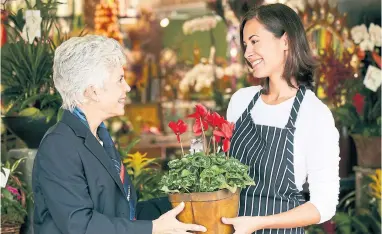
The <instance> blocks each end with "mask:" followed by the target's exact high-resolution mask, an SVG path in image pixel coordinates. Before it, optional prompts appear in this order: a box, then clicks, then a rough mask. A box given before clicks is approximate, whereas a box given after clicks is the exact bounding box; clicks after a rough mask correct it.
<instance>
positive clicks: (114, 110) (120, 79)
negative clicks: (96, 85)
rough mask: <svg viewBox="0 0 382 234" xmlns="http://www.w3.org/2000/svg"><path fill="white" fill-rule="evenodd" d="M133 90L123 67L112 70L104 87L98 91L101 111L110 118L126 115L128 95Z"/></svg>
mask: <svg viewBox="0 0 382 234" xmlns="http://www.w3.org/2000/svg"><path fill="white" fill-rule="evenodd" d="M130 90H131V88H130V86H129V85H128V84H127V83H126V81H125V76H124V70H123V68H122V67H119V68H115V69H113V70H112V72H111V74H110V76H109V78H108V79H106V80H105V82H104V86H103V88H101V89H98V91H97V94H98V95H97V97H98V100H99V103H98V104H99V109H100V110H101V111H102V112H103V113H105V115H106V116H107V117H108V118H110V117H113V116H121V115H124V114H125V102H126V93H127V92H130Z"/></svg>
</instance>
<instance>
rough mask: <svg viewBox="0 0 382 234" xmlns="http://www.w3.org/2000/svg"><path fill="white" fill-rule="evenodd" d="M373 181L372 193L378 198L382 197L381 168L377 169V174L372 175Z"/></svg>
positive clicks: (370, 186) (370, 185)
mask: <svg viewBox="0 0 382 234" xmlns="http://www.w3.org/2000/svg"><path fill="white" fill-rule="evenodd" d="M370 178H371V179H372V182H371V183H370V184H369V188H370V189H371V195H372V196H373V197H375V198H377V199H381V183H382V181H381V169H377V170H375V174H374V175H372V176H370Z"/></svg>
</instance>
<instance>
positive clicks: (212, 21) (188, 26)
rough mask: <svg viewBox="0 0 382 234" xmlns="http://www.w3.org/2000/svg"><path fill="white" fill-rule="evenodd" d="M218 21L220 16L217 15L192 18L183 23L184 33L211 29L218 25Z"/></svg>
mask: <svg viewBox="0 0 382 234" xmlns="http://www.w3.org/2000/svg"><path fill="white" fill-rule="evenodd" d="M217 22H218V18H217V17H215V16H203V17H200V18H196V19H192V20H189V21H186V22H185V23H184V24H183V33H184V34H185V35H189V34H192V33H194V32H197V31H209V30H211V29H213V28H215V27H216V24H217Z"/></svg>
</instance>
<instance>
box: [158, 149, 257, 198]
mask: <svg viewBox="0 0 382 234" xmlns="http://www.w3.org/2000/svg"><path fill="white" fill-rule="evenodd" d="M168 166H169V168H170V170H169V172H168V174H166V175H164V176H163V178H162V181H161V186H162V188H161V189H162V191H164V192H165V193H192V192H213V191H217V190H220V189H228V190H230V191H231V192H232V193H234V192H235V191H236V189H237V188H245V187H246V186H248V185H254V182H253V180H252V178H250V177H249V176H248V166H246V165H243V164H242V163H240V161H239V160H237V159H234V158H228V159H226V156H225V154H224V153H223V152H221V153H217V154H216V155H214V154H211V155H209V156H206V155H205V154H204V153H203V152H199V153H195V154H192V155H190V154H189V155H185V156H184V157H183V158H181V159H174V160H172V161H170V162H169V163H168Z"/></svg>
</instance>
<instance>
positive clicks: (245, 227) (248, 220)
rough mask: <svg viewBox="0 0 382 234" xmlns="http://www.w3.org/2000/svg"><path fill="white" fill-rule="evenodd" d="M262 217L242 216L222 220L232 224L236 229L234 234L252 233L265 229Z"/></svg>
mask: <svg viewBox="0 0 382 234" xmlns="http://www.w3.org/2000/svg"><path fill="white" fill-rule="evenodd" d="M261 219H262V217H261V216H255V217H249V216H241V217H236V218H222V222H223V223H224V224H230V225H232V226H233V228H234V229H235V232H234V234H252V233H253V232H255V231H257V230H260V229H264V227H263V223H264V222H263V221H262V220H261Z"/></svg>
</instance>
